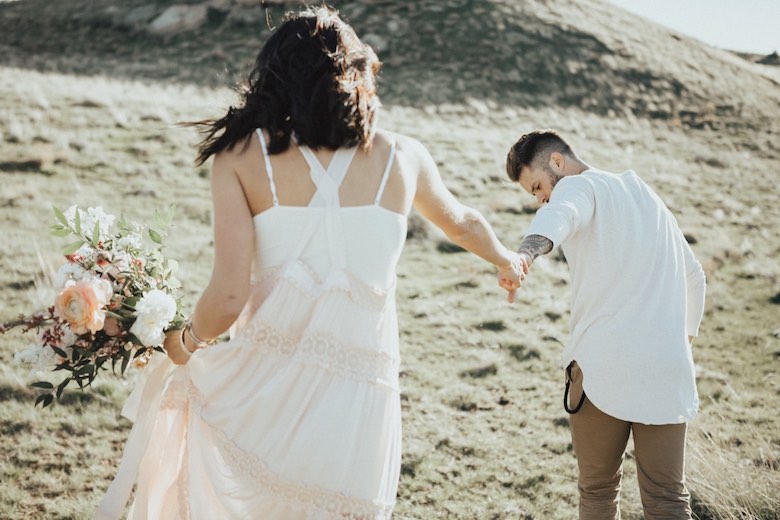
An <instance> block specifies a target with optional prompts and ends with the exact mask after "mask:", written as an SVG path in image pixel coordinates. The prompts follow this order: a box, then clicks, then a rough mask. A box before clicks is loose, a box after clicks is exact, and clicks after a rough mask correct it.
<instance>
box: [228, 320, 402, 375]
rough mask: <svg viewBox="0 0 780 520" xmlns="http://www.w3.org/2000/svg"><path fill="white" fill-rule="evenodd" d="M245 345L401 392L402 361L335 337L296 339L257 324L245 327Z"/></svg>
mask: <svg viewBox="0 0 780 520" xmlns="http://www.w3.org/2000/svg"><path fill="white" fill-rule="evenodd" d="M236 340H238V338H236ZM241 341H242V343H244V344H245V345H246V346H248V347H251V348H258V349H261V350H265V351H270V352H273V353H275V354H278V355H281V356H285V357H288V358H290V359H292V360H295V361H297V362H299V363H304V364H315V365H317V366H320V367H322V368H324V369H325V370H328V371H330V372H332V373H334V374H336V375H338V376H340V377H343V378H345V379H351V380H354V381H367V382H370V383H375V384H381V385H385V386H388V387H390V388H392V389H394V390H398V368H399V365H400V359H399V358H397V357H394V356H391V355H389V354H387V353H385V352H376V351H372V350H367V349H364V348H359V347H355V346H352V345H348V344H346V343H345V342H344V341H341V340H339V338H338V337H337V336H335V335H332V334H328V333H325V332H305V333H304V334H303V337H301V338H300V339H296V338H294V337H292V336H289V335H287V334H284V332H282V331H281V330H279V329H277V328H276V327H274V326H272V325H269V324H268V323H264V322H262V321H259V320H257V321H254V322H252V323H250V324H248V325H247V326H246V327H245V329H244V330H243V331H242V334H241Z"/></svg>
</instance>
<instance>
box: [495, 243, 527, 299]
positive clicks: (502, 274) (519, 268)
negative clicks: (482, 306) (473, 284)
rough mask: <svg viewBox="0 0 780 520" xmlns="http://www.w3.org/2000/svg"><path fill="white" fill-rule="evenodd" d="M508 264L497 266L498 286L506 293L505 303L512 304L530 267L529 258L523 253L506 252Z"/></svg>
mask: <svg viewBox="0 0 780 520" xmlns="http://www.w3.org/2000/svg"><path fill="white" fill-rule="evenodd" d="M507 253H508V262H507V263H506V264H504V265H503V266H497V269H498V285H499V286H500V287H501V288H502V289H504V290H506V291H507V293H508V294H507V298H506V301H508V302H509V303H514V301H515V293H516V292H517V289H519V288H520V286H521V285H522V284H523V280H524V279H525V277H526V275H527V274H528V269H529V268H530V267H531V262H532V260H531V258H530V257H529V256H528V255H526V254H524V253H513V252H511V251H508V252H507Z"/></svg>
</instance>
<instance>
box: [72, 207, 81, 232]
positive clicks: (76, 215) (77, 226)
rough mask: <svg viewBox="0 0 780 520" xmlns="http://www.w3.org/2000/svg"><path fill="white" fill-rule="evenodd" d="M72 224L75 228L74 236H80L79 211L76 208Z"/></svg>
mask: <svg viewBox="0 0 780 520" xmlns="http://www.w3.org/2000/svg"><path fill="white" fill-rule="evenodd" d="M73 224H74V226H75V228H76V234H77V235H81V211H79V208H78V207H77V208H76V212H75V217H74V219H73Z"/></svg>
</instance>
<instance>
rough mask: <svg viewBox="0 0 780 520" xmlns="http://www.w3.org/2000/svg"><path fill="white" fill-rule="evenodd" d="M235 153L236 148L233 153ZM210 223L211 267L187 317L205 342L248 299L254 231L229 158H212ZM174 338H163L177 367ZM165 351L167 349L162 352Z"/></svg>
mask: <svg viewBox="0 0 780 520" xmlns="http://www.w3.org/2000/svg"><path fill="white" fill-rule="evenodd" d="M237 149H240V147H237ZM211 193H212V198H213V212H214V213H213V215H214V217H213V219H214V265H213V268H212V272H211V279H210V280H209V283H208V286H207V287H206V289H205V290H204V291H203V294H202V295H201V297H200V299H199V300H198V303H197V304H196V305H195V311H194V312H193V313H192V316H191V317H190V321H191V325H192V331H193V333H194V334H195V335H196V336H197V337H198V338H201V339H203V340H207V341H208V340H211V339H213V338H215V337H217V336H219V335H220V334H222V333H223V332H225V331H226V330H227V329H228V328H230V326H231V325H232V324H233V323H234V322H235V321H236V318H238V315H239V313H240V312H241V310H242V309H243V308H244V304H245V303H246V301H247V298H248V297H249V287H250V282H249V279H250V275H251V269H252V254H253V251H254V227H253V225H252V214H251V211H250V209H249V205H248V203H247V201H246V197H245V195H244V190H243V187H242V186H241V182H240V180H239V178H238V175H237V173H236V169H235V154H234V152H232V151H226V152H220V153H218V154H217V155H216V157H215V158H214V166H213V167H212V175H211ZM184 338H185V345H186V347H187V348H188V349H189V350H191V351H192V350H194V348H195V345H194V344H193V343H192V341H191V338H189V337H188V335H187V334H184ZM178 342H179V333H178V332H177V331H173V332H171V333H169V335H168V337H167V338H166V350H168V351H169V356H170V357H171V359H172V361H173V362H174V363H177V364H181V363H184V362H186V357H187V356H186V355H185V354H183V353H181V352H176V350H177V348H176V347H177V345H169V344H172V343H177V344H178ZM169 346H170V347H171V348H170V349H169V348H168V347H169Z"/></svg>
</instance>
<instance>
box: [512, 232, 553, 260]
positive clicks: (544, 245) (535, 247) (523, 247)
mask: <svg viewBox="0 0 780 520" xmlns="http://www.w3.org/2000/svg"><path fill="white" fill-rule="evenodd" d="M552 248H553V243H552V240H550V239H549V238H547V237H543V236H542V235H528V236H527V237H525V240H523V243H522V244H520V248H519V249H518V250H517V252H518V253H525V254H527V255H528V256H530V257H531V260H532V261H533V260H536V257H537V256H539V255H544V254H547V253H549V252H550V251H552Z"/></svg>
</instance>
